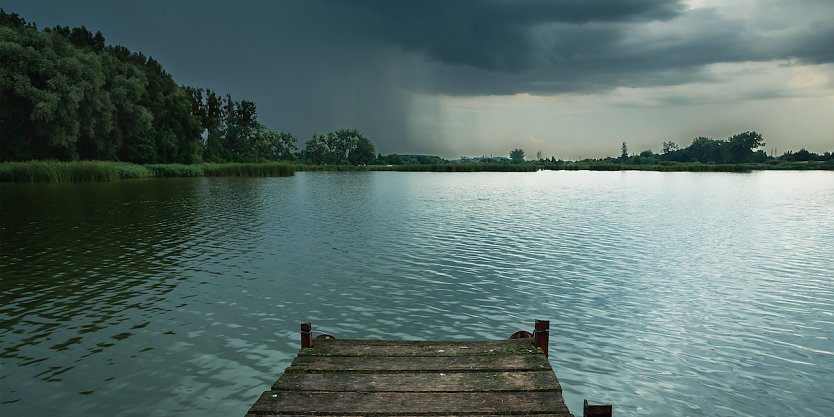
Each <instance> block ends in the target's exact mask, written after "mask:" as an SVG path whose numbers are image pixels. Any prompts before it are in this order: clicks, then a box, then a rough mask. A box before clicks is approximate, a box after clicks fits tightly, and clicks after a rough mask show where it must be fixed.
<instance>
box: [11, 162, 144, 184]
mask: <svg viewBox="0 0 834 417" xmlns="http://www.w3.org/2000/svg"><path fill="white" fill-rule="evenodd" d="M150 176H152V173H151V171H150V170H149V169H147V168H145V167H143V166H142V165H136V164H129V163H124V162H106V161H76V162H58V161H28V162H3V163H0V181H3V182H52V183H62V182H108V181H118V180H121V179H129V178H146V177H150Z"/></svg>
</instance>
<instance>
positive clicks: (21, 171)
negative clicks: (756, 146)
mask: <svg viewBox="0 0 834 417" xmlns="http://www.w3.org/2000/svg"><path fill="white" fill-rule="evenodd" d="M540 170H553V171H658V172H752V171H761V170H831V171H834V161H826V162H820V161H807V162H804V161H803V162H796V161H772V162H769V163H745V164H702V163H700V162H688V163H680V162H664V163H662V164H656V165H655V164H652V165H635V164H628V163H610V162H583V161H579V162H573V161H563V162H556V163H552V162H545V163H539V162H524V163H520V164H507V163H505V164H499V163H466V162H445V163H434V164H416V165H415V164H408V165H310V164H299V163H293V164H291V163H286V162H262V163H239V162H231V163H200V164H191V165H185V164H147V165H140V164H133V163H129V162H113V161H73V162H61V161H26V162H0V182H17V183H72V182H112V181H120V180H129V179H140V178H172V177H285V176H292V175H294V174H295V173H296V172H299V171H302V172H303V171H331V172H344V171H350V172H370V171H397V172H535V171H540Z"/></svg>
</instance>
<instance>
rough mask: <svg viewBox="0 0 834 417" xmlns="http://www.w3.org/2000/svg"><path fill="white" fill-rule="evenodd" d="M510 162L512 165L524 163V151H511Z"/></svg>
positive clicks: (516, 149)
mask: <svg viewBox="0 0 834 417" xmlns="http://www.w3.org/2000/svg"><path fill="white" fill-rule="evenodd" d="M510 160H512V161H513V163H514V164H520V163H522V162H524V151H523V150H522V149H520V148H515V149H513V150H511V151H510Z"/></svg>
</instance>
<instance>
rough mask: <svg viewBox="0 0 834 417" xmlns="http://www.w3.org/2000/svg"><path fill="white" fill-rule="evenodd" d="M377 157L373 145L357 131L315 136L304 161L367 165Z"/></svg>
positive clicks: (303, 157)
mask: <svg viewBox="0 0 834 417" xmlns="http://www.w3.org/2000/svg"><path fill="white" fill-rule="evenodd" d="M375 157H376V150H375V149H374V145H373V143H371V141H370V140H369V139H368V138H366V137H365V136H364V135H362V133H360V132H359V131H358V130H356V129H337V130H335V131H333V132H330V133H328V134H326V135H313V137H312V138H310V139H309V140H308V141H307V143H306V144H305V147H304V151H303V152H302V159H304V160H305V161H306V162H309V163H314V164H331V165H344V164H352V165H365V164H370V163H371V162H373V161H374V159H375Z"/></svg>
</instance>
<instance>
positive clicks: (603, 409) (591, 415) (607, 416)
mask: <svg viewBox="0 0 834 417" xmlns="http://www.w3.org/2000/svg"><path fill="white" fill-rule="evenodd" d="M613 413H614V407H612V406H611V405H610V404H606V405H591V404H588V400H585V402H584V403H583V404H582V415H583V416H584V417H611V415H612V414H613Z"/></svg>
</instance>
